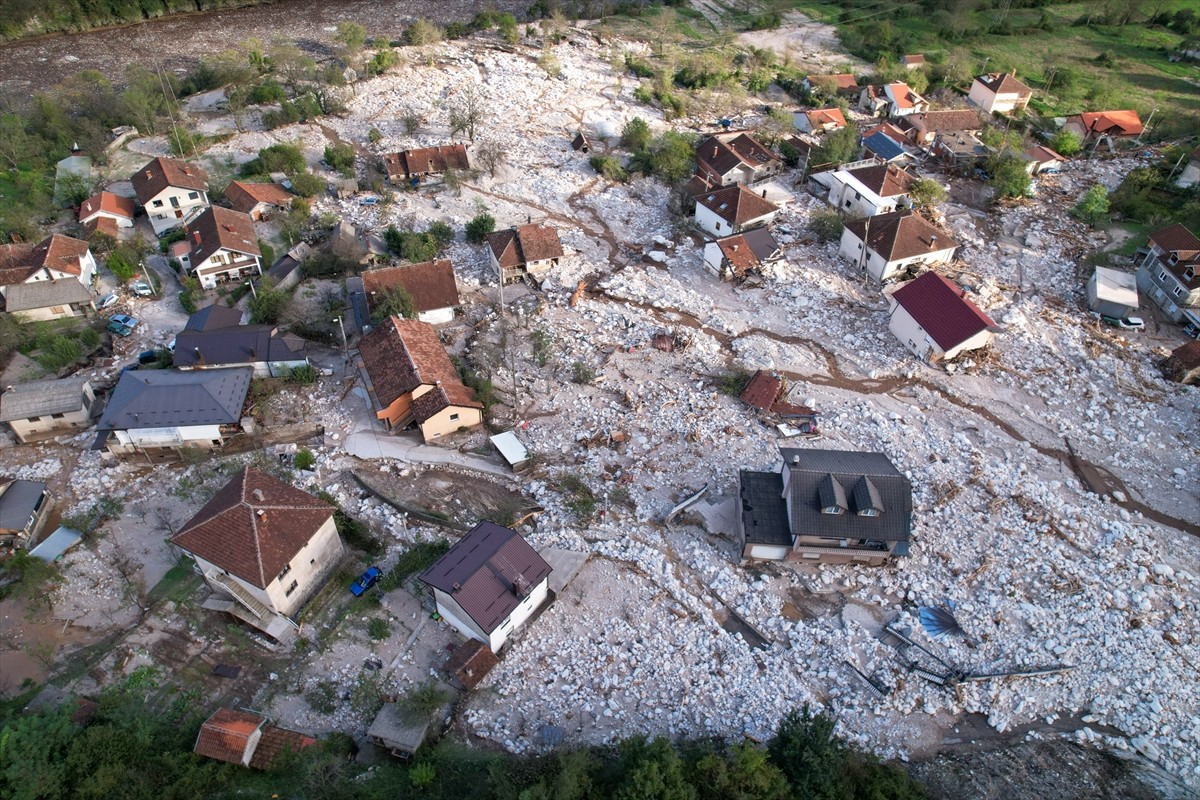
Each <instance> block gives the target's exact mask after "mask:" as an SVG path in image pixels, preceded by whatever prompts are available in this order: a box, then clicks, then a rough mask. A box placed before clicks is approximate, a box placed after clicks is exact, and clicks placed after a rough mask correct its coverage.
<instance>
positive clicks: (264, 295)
mask: <svg viewBox="0 0 1200 800" xmlns="http://www.w3.org/2000/svg"><path fill="white" fill-rule="evenodd" d="M291 303H292V296H291V295H290V294H288V293H287V292H286V291H284V290H283V289H276V288H274V287H272V286H269V285H268V284H267V282H265V281H264V283H263V285H262V286H259V287H258V288H256V289H255V294H254V296H253V297H251V298H250V302H249V303H248V304H247V305H248V307H249V309H250V321H251V322H252V323H254V324H256V325H257V324H267V325H274V324H275V323H277V322H279V321H280V320H281V319H283V316H284V314H285V313H286V312H287V310H288V307H289V306H290V305H291Z"/></svg>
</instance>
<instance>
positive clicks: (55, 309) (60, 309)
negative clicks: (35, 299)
mask: <svg viewBox="0 0 1200 800" xmlns="http://www.w3.org/2000/svg"><path fill="white" fill-rule="evenodd" d="M50 313H51V314H65V313H67V308H66V306H50Z"/></svg>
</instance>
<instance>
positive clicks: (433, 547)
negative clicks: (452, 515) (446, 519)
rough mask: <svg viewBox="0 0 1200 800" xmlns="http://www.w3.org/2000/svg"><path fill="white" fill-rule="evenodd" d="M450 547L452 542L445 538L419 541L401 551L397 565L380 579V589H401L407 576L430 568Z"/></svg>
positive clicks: (388, 590)
mask: <svg viewBox="0 0 1200 800" xmlns="http://www.w3.org/2000/svg"><path fill="white" fill-rule="evenodd" d="M449 549H450V543H449V542H447V541H446V540H445V539H435V540H433V541H432V542H417V543H416V544H414V545H413V546H412V547H410V548H408V549H407V550H405V551H404V552H403V553H401V554H400V558H398V559H396V565H395V566H394V567H392V568H391V569H390V570H388V572H387V574H385V575H384V576H383V577H382V578H381V579H380V580H379V583H378V586H379V591H381V592H390V591H392V590H393V589H399V588H400V586H401V585H402V584H403V583H404V580H405V578H407V577H408V576H409V575H413V574H416V573H418V572H423V571H424V570H426V569H428V568H429V567H430V566H431V565H432V564H433V562H435V561H437V560H438V559H439V558H441V557H442V556H444V555H445V554H446V551H447V550H449Z"/></svg>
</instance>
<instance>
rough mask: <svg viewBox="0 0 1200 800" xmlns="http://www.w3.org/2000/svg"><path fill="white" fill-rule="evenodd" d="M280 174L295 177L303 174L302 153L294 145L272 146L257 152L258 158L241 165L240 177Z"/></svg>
mask: <svg viewBox="0 0 1200 800" xmlns="http://www.w3.org/2000/svg"><path fill="white" fill-rule="evenodd" d="M272 172H282V173H284V174H285V175H296V174H298V173H301V172H304V153H303V152H302V151H301V150H300V148H299V147H298V146H297V145H294V144H273V145H270V146H269V147H264V148H263V149H261V150H259V151H258V157H257V158H253V159H251V160H249V161H247V162H246V163H245V164H243V165H242V175H244V176H253V175H268V174H270V173H272Z"/></svg>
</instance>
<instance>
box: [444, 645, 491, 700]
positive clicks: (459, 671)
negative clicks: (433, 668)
mask: <svg viewBox="0 0 1200 800" xmlns="http://www.w3.org/2000/svg"><path fill="white" fill-rule="evenodd" d="M499 663H500V659H498V658H496V654H495V653H493V652H492V648H490V647H488V646H487V645H486V644H484V643H483V642H481V641H479V640H478V639H468V640H467V641H466V642H464V643H463V644H460V645H459V646H458V647H456V648H454V652H453V653H451V654H450V658H449V659H448V660H447V661H446V672H449V673H450V674H451V675H453V676H454V679H455V680H457V681H458V682H459V683H460V684H462V687H463V688H464V689H466V690H467V691H468V692H469V691H471V690H472V689H474V688H475V687H476V686H478V685H479V682H480V681H482V680H483V679H484V678H485V677H486V676H487V674H488V673H489V672H491V671H492V668H493V667H495V666H496V665H497V664H499Z"/></svg>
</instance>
